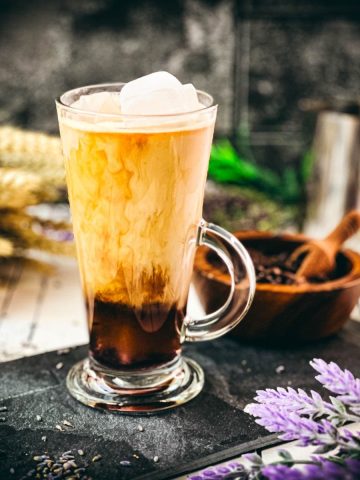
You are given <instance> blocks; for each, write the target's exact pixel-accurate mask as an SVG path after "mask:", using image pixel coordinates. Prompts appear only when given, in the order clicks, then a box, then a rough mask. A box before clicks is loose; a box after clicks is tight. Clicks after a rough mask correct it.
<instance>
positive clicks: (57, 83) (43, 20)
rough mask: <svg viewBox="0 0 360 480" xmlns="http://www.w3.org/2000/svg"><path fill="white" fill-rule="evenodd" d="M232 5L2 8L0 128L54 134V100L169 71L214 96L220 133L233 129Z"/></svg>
mask: <svg viewBox="0 0 360 480" xmlns="http://www.w3.org/2000/svg"><path fill="white" fill-rule="evenodd" d="M233 24H234V22H233V15H232V1H231V0H224V1H222V2H203V1H201V0H192V1H190V0H187V1H184V2H182V1H174V2H167V1H165V0H163V1H157V2H156V1H135V2H131V1H125V2H116V1H106V0H89V1H81V2H71V1H65V2H62V1H61V0H51V1H49V2H44V1H41V0H34V1H32V2H25V1H19V0H18V1H13V2H12V1H10V0H9V1H5V2H4V6H3V11H2V14H1V17H0V64H1V70H0V121H2V122H11V123H15V124H19V125H23V126H25V127H28V128H34V129H45V130H48V131H57V120H56V114H55V109H54V98H55V97H56V96H57V95H59V94H61V93H62V92H64V91H65V90H67V89H69V88H74V87H76V86H81V85H87V84H91V83H100V82H106V81H128V80H131V79H133V78H135V77H138V76H140V75H143V74H146V73H150V72H152V71H156V70H160V69H162V70H169V71H171V72H172V73H173V74H175V75H177V76H178V77H179V78H180V79H181V80H182V81H183V82H193V83H194V84H195V85H196V86H197V87H198V88H200V89H204V90H207V91H209V92H210V93H211V94H213V95H214V97H215V98H216V101H217V102H218V103H219V105H220V110H219V122H218V128H219V132H226V131H228V130H229V129H230V128H231V119H232V112H231V108H232V94H233V83H232V81H233V78H232V72H233V57H234V55H233V51H234V35H233Z"/></svg>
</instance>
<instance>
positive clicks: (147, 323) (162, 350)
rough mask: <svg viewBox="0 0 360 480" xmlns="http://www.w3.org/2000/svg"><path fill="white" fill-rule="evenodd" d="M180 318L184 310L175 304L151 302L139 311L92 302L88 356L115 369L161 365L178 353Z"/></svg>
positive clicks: (122, 306)
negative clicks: (89, 353) (92, 310)
mask: <svg viewBox="0 0 360 480" xmlns="http://www.w3.org/2000/svg"><path fill="white" fill-rule="evenodd" d="M183 319H184V311H183V310H182V309H178V308H177V307H176V306H175V305H167V304H160V303H154V304H147V305H143V306H142V308H141V309H140V308H134V307H131V306H129V305H124V304H115V303H109V302H102V301H99V300H95V303H94V319H93V324H92V328H91V332H90V352H91V355H92V356H93V358H94V359H95V360H97V361H98V362H99V363H101V364H103V365H105V366H107V367H110V368H115V369H123V370H124V369H129V370H132V369H134V370H135V369H140V368H151V367H155V366H159V365H162V364H164V363H167V362H169V361H171V360H173V359H174V358H175V357H176V356H177V355H178V354H179V351H180V335H179V328H180V327H181V324H182V322H183Z"/></svg>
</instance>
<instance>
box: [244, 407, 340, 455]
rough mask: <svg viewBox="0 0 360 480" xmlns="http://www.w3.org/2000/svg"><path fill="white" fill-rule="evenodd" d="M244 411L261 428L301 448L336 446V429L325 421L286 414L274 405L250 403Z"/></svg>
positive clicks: (292, 413) (283, 409) (282, 409)
mask: <svg viewBox="0 0 360 480" xmlns="http://www.w3.org/2000/svg"><path fill="white" fill-rule="evenodd" d="M244 411H245V412H246V413H248V414H250V415H252V416H254V417H258V418H257V419H256V423H258V424H259V425H261V426H263V427H265V428H266V430H268V431H269V432H275V433H280V434H281V435H279V438H281V439H282V440H286V441H290V440H299V444H300V445H302V446H307V445H329V444H331V445H334V448H335V446H336V440H337V437H336V434H337V431H336V428H335V427H334V426H333V425H332V424H331V423H330V422H329V421H328V420H325V419H322V420H320V421H319V422H316V421H315V420H312V419H309V418H306V417H303V416H301V415H298V414H297V413H295V412H291V411H290V412H288V411H287V410H286V408H283V407H281V406H279V405H277V404H276V403H275V401H274V402H273V403H269V404H268V405H263V404H257V403H251V404H250V405H247V406H246V407H245V409H244Z"/></svg>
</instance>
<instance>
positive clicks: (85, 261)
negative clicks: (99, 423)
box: [57, 84, 255, 413]
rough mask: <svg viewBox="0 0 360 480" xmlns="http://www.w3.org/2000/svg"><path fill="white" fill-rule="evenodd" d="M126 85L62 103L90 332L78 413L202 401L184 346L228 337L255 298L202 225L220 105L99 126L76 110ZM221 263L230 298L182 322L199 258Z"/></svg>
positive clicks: (199, 375)
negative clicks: (202, 254)
mask: <svg viewBox="0 0 360 480" xmlns="http://www.w3.org/2000/svg"><path fill="white" fill-rule="evenodd" d="M122 86H123V84H106V85H95V86H90V87H84V88H79V89H75V90H71V91H69V92H67V93H65V94H64V95H62V96H61V97H60V98H59V99H58V100H57V110H58V117H59V124H60V133H61V140H62V147H63V153H64V157H65V165H66V175H67V184H68V190H69V200H70V207H71V212H72V218H73V225H74V233H75V241H76V247H77V256H78V261H79V267H80V274H81V281H82V288H83V292H84V296H85V302H86V308H87V318H88V325H89V331H90V351H89V356H88V358H86V359H85V360H83V361H81V362H80V363H78V364H77V365H75V366H74V367H72V369H71V370H70V372H69V374H68V377H67V387H68V389H69V391H70V393H71V394H72V395H73V396H74V397H75V398H77V399H78V400H80V401H81V402H82V403H84V404H86V405H89V406H91V407H97V408H103V409H108V410H114V411H120V412H125V413H146V412H155V411H159V410H165V409H168V408H171V407H174V406H176V405H180V404H182V403H184V402H187V401H188V400H190V399H192V398H193V397H195V396H196V395H197V394H198V393H199V392H200V391H201V389H202V386H203V383H204V373H203V371H202V369H201V368H200V366H199V365H198V364H197V363H196V362H194V361H193V360H191V359H189V358H185V357H183V356H182V355H181V350H182V345H183V343H184V342H185V341H190V342H196V341H202V340H210V339H213V338H216V337H219V336H221V335H223V334H224V333H226V332H228V331H229V330H230V329H231V328H233V327H235V325H237V323H238V322H239V321H240V320H241V319H242V317H243V316H244V315H245V313H246V311H247V310H248V308H249V306H250V304H251V301H252V298H253V295H254V290H255V276H254V271H253V266H252V262H251V260H250V258H249V256H248V254H247V252H246V250H245V249H244V247H243V246H242V245H241V243H240V242H239V241H238V240H237V239H236V238H235V237H234V236H233V235H231V234H230V233H228V232H227V231H226V230H224V229H222V228H220V227H218V226H216V225H212V224H209V223H206V222H205V221H204V220H202V206H203V197H204V187H205V181H206V174H207V168H208V161H209V155H210V148H211V142H212V137H213V131H214V124H215V117H216V109H217V107H216V105H214V104H213V100H212V98H211V97H210V95H207V94H206V93H203V92H200V91H198V92H197V94H198V99H199V101H200V102H201V103H202V105H203V108H200V109H199V110H197V111H195V112H191V113H182V114H173V115H153V116H151V115H121V114H101V113H94V112H91V111H85V110H80V109H78V108H74V107H72V106H71V105H72V104H73V102H74V101H76V100H78V99H79V98H80V96H82V95H89V94H92V93H96V92H103V91H107V92H119V91H120V90H121V88H122ZM199 245H206V246H208V247H210V248H211V249H212V250H215V252H216V253H217V254H218V255H219V257H220V258H221V259H222V260H223V262H224V263H225V265H226V267H227V269H228V271H229V273H230V276H231V288H230V292H229V298H228V299H227V301H226V303H225V304H224V305H223V307H222V308H220V309H219V310H218V311H216V312H214V313H211V314H208V315H206V316H204V317H202V318H193V317H192V316H191V313H188V312H187V298H188V292H189V286H190V281H191V275H192V268H193V261H194V254H195V249H196V247H197V246H199Z"/></svg>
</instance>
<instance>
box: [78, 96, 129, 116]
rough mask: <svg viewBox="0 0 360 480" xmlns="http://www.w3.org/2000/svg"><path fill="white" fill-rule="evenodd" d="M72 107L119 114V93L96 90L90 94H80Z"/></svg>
mask: <svg viewBox="0 0 360 480" xmlns="http://www.w3.org/2000/svg"><path fill="white" fill-rule="evenodd" d="M71 106H72V107H75V108H79V109H81V110H86V111H88V112H96V113H107V114H114V115H116V114H119V113H121V111H120V105H119V94H118V93H116V92H97V93H91V94H90V95H81V97H80V98H79V99H78V100H76V101H75V102H74V103H73V104H72V105H71Z"/></svg>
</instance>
